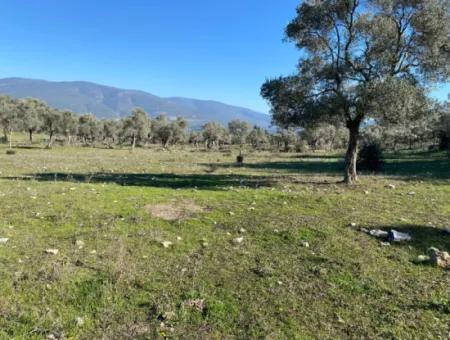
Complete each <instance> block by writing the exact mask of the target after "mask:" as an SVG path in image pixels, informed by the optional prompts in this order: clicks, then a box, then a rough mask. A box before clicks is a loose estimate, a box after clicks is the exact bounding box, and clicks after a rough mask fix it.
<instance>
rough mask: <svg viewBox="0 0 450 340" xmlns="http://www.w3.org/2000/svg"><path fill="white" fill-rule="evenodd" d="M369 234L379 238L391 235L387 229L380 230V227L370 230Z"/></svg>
mask: <svg viewBox="0 0 450 340" xmlns="http://www.w3.org/2000/svg"><path fill="white" fill-rule="evenodd" d="M369 234H370V235H371V236H374V237H378V238H388V236H389V233H388V232H387V231H384V230H380V229H372V230H369Z"/></svg>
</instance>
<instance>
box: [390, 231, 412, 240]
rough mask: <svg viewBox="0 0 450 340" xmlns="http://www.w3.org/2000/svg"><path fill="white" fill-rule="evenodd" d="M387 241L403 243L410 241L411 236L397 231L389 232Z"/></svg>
mask: <svg viewBox="0 0 450 340" xmlns="http://www.w3.org/2000/svg"><path fill="white" fill-rule="evenodd" d="M388 240H389V241H391V242H405V241H411V235H409V234H407V233H401V232H399V231H397V230H393V229H392V230H390V231H389V236H388Z"/></svg>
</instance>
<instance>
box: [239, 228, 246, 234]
mask: <svg viewBox="0 0 450 340" xmlns="http://www.w3.org/2000/svg"><path fill="white" fill-rule="evenodd" d="M239 232H240V233H241V234H244V233H246V232H247V230H245V229H244V228H241V229H239Z"/></svg>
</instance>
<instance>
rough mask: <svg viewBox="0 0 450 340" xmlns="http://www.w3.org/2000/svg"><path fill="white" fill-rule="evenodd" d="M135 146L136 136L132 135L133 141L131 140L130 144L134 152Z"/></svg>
mask: <svg viewBox="0 0 450 340" xmlns="http://www.w3.org/2000/svg"><path fill="white" fill-rule="evenodd" d="M135 147H136V136H135V135H133V142H132V144H131V151H133V152H134V148H135Z"/></svg>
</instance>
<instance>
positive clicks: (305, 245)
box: [301, 241, 309, 248]
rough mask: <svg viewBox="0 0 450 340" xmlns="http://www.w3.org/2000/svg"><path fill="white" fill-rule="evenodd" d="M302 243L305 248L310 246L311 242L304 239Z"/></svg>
mask: <svg viewBox="0 0 450 340" xmlns="http://www.w3.org/2000/svg"><path fill="white" fill-rule="evenodd" d="M301 245H302V247H304V248H309V243H308V242H306V241H302V242H301Z"/></svg>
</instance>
